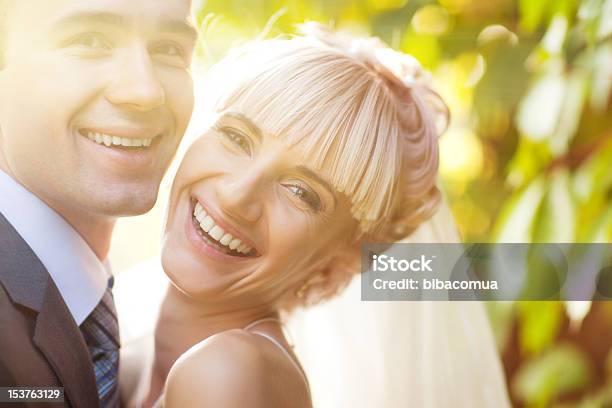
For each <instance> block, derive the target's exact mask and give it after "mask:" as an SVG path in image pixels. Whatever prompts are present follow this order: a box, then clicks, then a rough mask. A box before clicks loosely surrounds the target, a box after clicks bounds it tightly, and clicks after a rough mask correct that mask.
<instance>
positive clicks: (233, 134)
mask: <svg viewBox="0 0 612 408" xmlns="http://www.w3.org/2000/svg"><path fill="white" fill-rule="evenodd" d="M221 132H223V135H224V136H225V137H226V138H227V139H228V140H229V141H230V142H232V143H233V144H234V145H236V146H237V147H239V148H240V149H241V150H242V151H244V152H245V153H246V154H248V155H249V156H250V155H251V153H252V149H251V143H250V141H249V139H248V138H247V137H246V136H245V135H243V134H242V133H240V132H238V131H236V130H233V129H227V128H223V129H221Z"/></svg>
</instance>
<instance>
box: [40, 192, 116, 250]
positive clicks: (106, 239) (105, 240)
mask: <svg viewBox="0 0 612 408" xmlns="http://www.w3.org/2000/svg"><path fill="white" fill-rule="evenodd" d="M43 201H44V200H43ZM45 202H46V201H45ZM46 203H47V205H49V206H50V207H51V208H53V209H54V210H55V211H56V212H57V213H58V214H60V215H61V216H62V217H63V218H64V219H65V220H66V221H68V223H69V224H70V225H71V226H72V228H74V229H75V230H76V231H77V232H78V233H79V235H81V237H82V238H83V239H84V240H85V242H87V245H89V247H90V248H91V250H92V251H93V252H94V253H95V254H96V256H97V257H98V259H99V260H100V261H104V260H106V258H107V257H108V253H109V251H110V245H111V239H112V236H113V230H114V228H115V222H116V219H115V218H110V217H100V216H95V215H93V214H88V213H84V212H82V211H79V210H78V209H77V210H72V209H69V208H62V207H61V206H59V205H53V204H51V203H49V202H46Z"/></svg>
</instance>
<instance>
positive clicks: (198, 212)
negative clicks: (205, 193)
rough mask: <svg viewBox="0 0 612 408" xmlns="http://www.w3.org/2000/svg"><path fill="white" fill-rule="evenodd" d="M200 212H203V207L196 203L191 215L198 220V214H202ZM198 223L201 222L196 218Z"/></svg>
mask: <svg viewBox="0 0 612 408" xmlns="http://www.w3.org/2000/svg"><path fill="white" fill-rule="evenodd" d="M202 211H204V207H202V204H200V203H197V204H196V205H195V210H194V212H193V215H195V216H196V218H198V217H199V216H200V214H202ZM198 221H201V220H200V219H199V218H198Z"/></svg>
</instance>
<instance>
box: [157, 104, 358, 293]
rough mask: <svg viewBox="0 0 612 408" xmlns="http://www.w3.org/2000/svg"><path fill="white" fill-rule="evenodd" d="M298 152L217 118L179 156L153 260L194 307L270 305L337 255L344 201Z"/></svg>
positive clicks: (348, 230)
mask: <svg viewBox="0 0 612 408" xmlns="http://www.w3.org/2000/svg"><path fill="white" fill-rule="evenodd" d="M327 176H328V175H327V174H326V173H325V172H319V171H316V170H315V169H313V168H311V167H309V163H308V160H307V159H306V158H305V157H304V155H303V153H301V152H300V150H299V148H298V147H287V146H286V145H284V144H283V142H282V138H277V137H274V136H273V135H269V134H267V133H266V132H265V131H264V130H262V129H261V127H260V126H259V125H258V124H257V123H254V122H253V121H252V120H251V119H249V118H247V117H245V116H244V115H242V114H238V113H233V112H225V113H222V114H221V115H220V116H219V118H218V120H217V121H216V123H215V125H214V126H213V127H212V128H211V129H209V130H208V131H207V132H206V133H204V134H203V135H202V136H201V137H200V138H199V139H198V140H197V141H196V142H195V143H194V144H193V145H192V146H191V147H190V148H189V150H188V152H187V154H186V156H185V158H184V160H183V162H182V163H181V166H180V168H179V171H178V173H177V176H176V179H175V181H174V185H173V188H172V192H171V196H170V205H169V209H168V219H167V223H166V227H165V232H164V240H163V252H162V262H163V264H164V269H165V271H166V273H167V274H168V276H169V277H170V279H171V280H172V281H173V283H174V284H175V285H176V286H178V287H179V288H180V289H181V290H182V291H183V292H185V293H188V294H189V295H190V296H192V297H194V298H196V299H199V300H201V301H206V302H208V301H215V302H219V301H220V300H221V301H229V300H232V302H245V303H246V304H249V305H255V304H258V303H259V304H260V305H272V304H274V302H275V301H276V300H278V299H279V297H280V296H282V295H283V294H284V293H287V291H289V290H296V289H297V288H299V287H300V286H301V285H302V284H303V283H304V282H305V281H306V280H307V279H308V278H309V276H311V274H312V273H313V272H314V271H316V270H318V269H320V268H321V267H323V266H325V265H326V264H327V262H328V261H329V260H330V259H331V257H332V255H334V254H336V253H337V251H338V250H341V249H343V247H342V245H346V244H347V243H348V242H349V241H350V239H351V237H352V236H353V233H354V231H355V230H356V228H357V221H355V219H354V218H353V217H352V215H351V212H350V207H351V206H350V202H349V200H348V199H347V197H346V196H344V195H342V194H339V193H338V192H337V191H336V190H335V189H334V188H333V187H332V186H331V184H330V183H329V182H328V181H327V180H328V177H327Z"/></svg>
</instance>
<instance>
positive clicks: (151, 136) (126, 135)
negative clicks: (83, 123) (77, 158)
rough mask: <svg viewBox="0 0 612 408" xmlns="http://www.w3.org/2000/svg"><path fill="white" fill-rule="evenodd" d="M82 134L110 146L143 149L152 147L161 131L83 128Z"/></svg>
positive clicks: (80, 131)
mask: <svg viewBox="0 0 612 408" xmlns="http://www.w3.org/2000/svg"><path fill="white" fill-rule="evenodd" d="M79 134H81V136H83V137H86V138H87V139H89V140H90V141H92V142H94V143H97V144H99V145H103V146H106V147H109V148H121V147H123V148H125V147H127V148H136V149H143V148H147V147H150V146H151V145H152V144H153V143H154V142H155V141H156V140H157V139H160V138H161V133H160V132H154V131H149V132H142V131H139V132H134V131H121V130H112V131H111V130H106V129H103V130H99V129H81V130H79Z"/></svg>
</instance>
